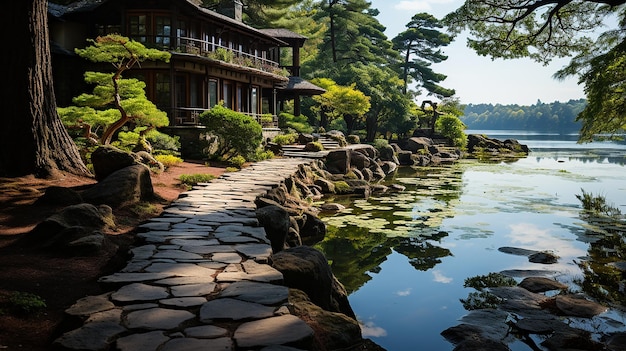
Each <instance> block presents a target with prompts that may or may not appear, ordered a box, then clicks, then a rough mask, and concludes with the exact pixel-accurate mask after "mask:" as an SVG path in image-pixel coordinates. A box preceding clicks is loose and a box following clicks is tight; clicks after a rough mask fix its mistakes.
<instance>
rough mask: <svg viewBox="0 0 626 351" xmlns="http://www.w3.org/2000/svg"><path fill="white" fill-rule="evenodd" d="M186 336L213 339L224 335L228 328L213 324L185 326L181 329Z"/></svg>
mask: <svg viewBox="0 0 626 351" xmlns="http://www.w3.org/2000/svg"><path fill="white" fill-rule="evenodd" d="M183 332H184V333H185V335H187V337H190V338H198V339H214V338H218V337H220V336H226V335H227V334H228V330H227V329H224V328H220V327H216V326H214V325H201V326H199V327H191V328H187V329H185V330H184V331H183Z"/></svg>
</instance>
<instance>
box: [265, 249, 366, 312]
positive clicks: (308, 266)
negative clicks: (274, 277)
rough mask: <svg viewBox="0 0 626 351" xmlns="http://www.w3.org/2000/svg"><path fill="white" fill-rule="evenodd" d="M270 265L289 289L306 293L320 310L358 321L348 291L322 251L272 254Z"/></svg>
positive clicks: (307, 250) (292, 250)
mask: <svg viewBox="0 0 626 351" xmlns="http://www.w3.org/2000/svg"><path fill="white" fill-rule="evenodd" d="M271 265H272V267H274V268H275V269H276V270H278V271H280V272H281V273H282V274H283V277H284V282H285V285H286V286H288V287H290V288H293V289H299V290H302V291H304V292H305V293H306V295H307V296H308V297H309V298H310V299H311V302H313V303H314V304H316V305H317V306H319V307H321V308H323V309H324V310H326V311H330V312H339V313H343V314H345V315H347V316H349V317H351V318H353V319H356V316H355V314H354V311H352V308H351V307H350V304H349V302H348V296H347V294H346V291H345V289H343V286H342V285H341V283H339V281H337V279H336V278H335V277H334V275H333V273H332V271H331V269H330V266H329V265H328V261H327V259H326V257H325V256H324V254H323V253H321V252H320V251H318V250H316V249H314V248H312V247H310V246H299V247H292V248H289V249H286V250H283V251H281V252H278V253H275V254H273V255H272V256H271Z"/></svg>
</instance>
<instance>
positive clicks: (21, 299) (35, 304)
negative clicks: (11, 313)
mask: <svg viewBox="0 0 626 351" xmlns="http://www.w3.org/2000/svg"><path fill="white" fill-rule="evenodd" d="M9 303H11V308H12V309H14V310H15V311H16V312H17V313H22V314H31V313H35V312H37V311H39V310H42V309H44V308H46V307H47V305H46V301H45V300H44V299H43V298H42V297H41V296H39V295H35V294H32V293H27V292H21V291H14V292H13V293H12V294H11V296H10V297H9Z"/></svg>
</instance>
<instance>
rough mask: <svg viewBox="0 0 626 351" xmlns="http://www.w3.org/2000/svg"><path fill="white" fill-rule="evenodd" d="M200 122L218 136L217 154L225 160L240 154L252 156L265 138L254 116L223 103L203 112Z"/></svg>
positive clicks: (245, 156)
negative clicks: (236, 110) (229, 107)
mask: <svg viewBox="0 0 626 351" xmlns="http://www.w3.org/2000/svg"><path fill="white" fill-rule="evenodd" d="M200 122H201V123H202V124H203V125H205V126H206V127H207V131H208V132H210V133H212V134H213V135H215V136H216V137H217V138H218V142H219V148H218V151H217V155H219V156H222V157H223V159H224V160H228V159H230V158H232V157H234V156H238V155H240V156H242V157H243V158H244V159H246V158H250V157H251V156H252V155H254V152H255V150H256V149H257V148H258V147H259V145H261V141H262V140H263V129H262V128H261V125H260V124H259V123H257V121H255V120H254V118H252V117H250V116H247V115H245V114H243V113H239V112H235V111H232V110H230V109H228V108H226V107H224V106H222V105H221V104H220V105H216V106H214V107H213V108H211V109H210V110H208V111H205V112H203V113H202V114H201V115H200Z"/></svg>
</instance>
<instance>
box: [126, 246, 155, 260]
mask: <svg viewBox="0 0 626 351" xmlns="http://www.w3.org/2000/svg"><path fill="white" fill-rule="evenodd" d="M155 250H156V245H143V246H138V247H135V248H133V249H132V250H130V252H131V253H132V254H133V260H142V259H148V258H150V257H152V255H153V254H154V251H155Z"/></svg>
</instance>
